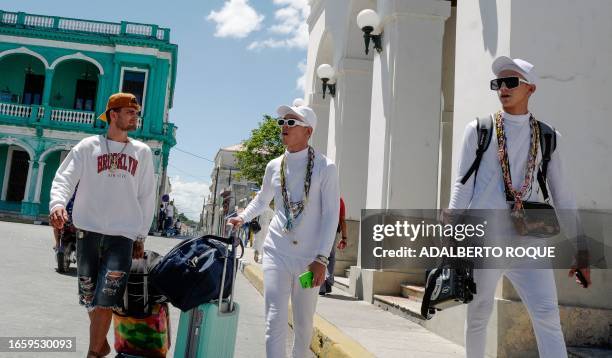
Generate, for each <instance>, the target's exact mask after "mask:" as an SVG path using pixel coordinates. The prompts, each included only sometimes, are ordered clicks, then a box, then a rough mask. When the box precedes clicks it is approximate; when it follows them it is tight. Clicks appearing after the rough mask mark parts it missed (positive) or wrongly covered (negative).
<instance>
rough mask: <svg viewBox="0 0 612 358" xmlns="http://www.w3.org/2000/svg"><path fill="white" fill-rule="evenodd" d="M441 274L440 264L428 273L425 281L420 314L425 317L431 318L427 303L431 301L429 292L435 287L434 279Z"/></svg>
mask: <svg viewBox="0 0 612 358" xmlns="http://www.w3.org/2000/svg"><path fill="white" fill-rule="evenodd" d="M441 274H442V266H440V267H438V268H437V269H435V271H434V272H433V273H429V275H428V276H427V282H426V283H425V293H424V294H423V302H422V303H421V316H423V318H425V319H431V317H432V316H430V315H429V304H430V302H431V294H432V293H433V290H434V289H435V288H436V281H437V280H438V277H440V275H441Z"/></svg>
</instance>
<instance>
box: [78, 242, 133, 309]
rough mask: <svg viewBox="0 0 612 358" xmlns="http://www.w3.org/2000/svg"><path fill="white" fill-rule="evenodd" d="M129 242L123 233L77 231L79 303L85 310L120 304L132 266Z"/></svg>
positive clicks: (130, 244)
mask: <svg viewBox="0 0 612 358" xmlns="http://www.w3.org/2000/svg"><path fill="white" fill-rule="evenodd" d="M132 245H133V241H132V240H131V239H129V238H127V237H123V236H111V235H104V234H99V233H96V232H91V231H83V230H79V231H78V232H77V276H78V282H79V303H80V304H81V305H83V306H85V308H87V310H88V311H92V310H93V309H94V308H96V307H106V308H114V307H116V306H117V305H118V304H119V302H120V300H121V299H122V298H123V293H124V291H125V287H126V284H127V278H128V275H129V272H130V268H131V266H132Z"/></svg>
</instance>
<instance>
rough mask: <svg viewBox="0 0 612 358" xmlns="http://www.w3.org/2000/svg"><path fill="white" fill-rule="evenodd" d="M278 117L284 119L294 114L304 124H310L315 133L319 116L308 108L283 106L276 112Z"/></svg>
mask: <svg viewBox="0 0 612 358" xmlns="http://www.w3.org/2000/svg"><path fill="white" fill-rule="evenodd" d="M276 113H278V116H279V117H281V118H284V117H285V116H286V115H287V114H289V113H292V114H293V115H295V116H297V117H298V118H299V119H301V120H302V121H303V122H304V123H306V124H308V126H310V127H311V128H312V130H313V131H314V130H315V129H316V127H317V115H316V114H315V112H314V111H313V110H312V108H310V107H308V106H291V107H290V106H287V105H282V106H280V107H278V109H277V110H276Z"/></svg>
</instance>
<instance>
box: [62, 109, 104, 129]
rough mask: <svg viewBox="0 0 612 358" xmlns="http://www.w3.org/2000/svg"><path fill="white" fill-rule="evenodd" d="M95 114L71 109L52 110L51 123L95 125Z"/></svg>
mask: <svg viewBox="0 0 612 358" xmlns="http://www.w3.org/2000/svg"><path fill="white" fill-rule="evenodd" d="M94 119H95V113H94V112H85V111H76V110H71V109H52V110H51V121H52V122H63V123H73V124H85V125H93V124H94Z"/></svg>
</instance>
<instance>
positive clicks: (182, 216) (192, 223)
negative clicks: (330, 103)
mask: <svg viewBox="0 0 612 358" xmlns="http://www.w3.org/2000/svg"><path fill="white" fill-rule="evenodd" d="M177 218H178V219H179V220H181V222H182V223H183V224H185V225H188V226H196V225H197V223H196V222H195V221H193V220H190V219H189V218H188V217H186V216H185V214H183V213H179V214H178V216H177Z"/></svg>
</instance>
